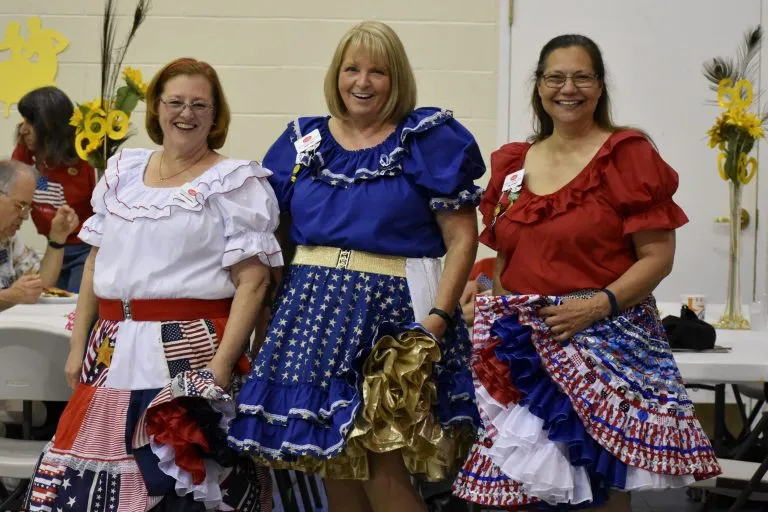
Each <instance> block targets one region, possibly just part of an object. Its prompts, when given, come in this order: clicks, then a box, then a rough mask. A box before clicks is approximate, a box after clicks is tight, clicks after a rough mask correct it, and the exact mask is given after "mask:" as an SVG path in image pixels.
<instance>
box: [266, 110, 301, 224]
mask: <svg viewBox="0 0 768 512" xmlns="http://www.w3.org/2000/svg"><path fill="white" fill-rule="evenodd" d="M294 122H295V121H293V122H291V123H289V124H288V127H287V128H286V129H285V131H283V133H282V134H281V135H280V137H278V138H277V140H276V141H275V142H274V143H273V144H272V146H270V148H269V149H268V150H267V153H266V155H264V161H263V162H262V163H263V165H264V167H265V168H266V169H268V170H269V171H270V172H271V173H272V176H270V177H269V182H270V184H271V185H272V189H273V190H274V194H275V197H276V198H277V204H278V206H279V208H280V211H281V212H287V211H288V210H289V207H290V203H291V195H292V188H293V187H292V183H291V175H292V174H293V167H294V165H296V148H295V147H294V145H293V141H294V140H295V135H294V130H295V128H294Z"/></svg>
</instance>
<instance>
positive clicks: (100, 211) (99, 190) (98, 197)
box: [77, 157, 116, 247]
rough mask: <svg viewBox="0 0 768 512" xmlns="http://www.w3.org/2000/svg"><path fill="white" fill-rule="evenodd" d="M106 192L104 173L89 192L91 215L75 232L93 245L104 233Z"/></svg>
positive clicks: (81, 238) (95, 244)
mask: <svg viewBox="0 0 768 512" xmlns="http://www.w3.org/2000/svg"><path fill="white" fill-rule="evenodd" d="M113 158H116V157H112V158H110V162H112V161H113ZM110 165H111V163H110ZM106 193H107V181H106V173H105V176H102V177H101V179H100V180H99V182H98V183H97V184H96V188H94V189H93V193H92V194H91V208H93V215H91V216H90V217H88V219H86V221H85V222H83V225H82V226H81V227H80V232H79V233H78V234H77V237H78V238H79V239H80V240H82V241H83V242H85V243H87V244H88V245H91V246H93V247H100V246H101V239H102V237H103V235H104V219H105V218H106V216H107V204H106V201H105V199H104V197H105V195H106Z"/></svg>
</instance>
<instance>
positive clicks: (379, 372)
mask: <svg viewBox="0 0 768 512" xmlns="http://www.w3.org/2000/svg"><path fill="white" fill-rule="evenodd" d="M439 360H440V347H439V346H438V344H437V342H436V341H435V340H434V338H432V337H430V336H428V335H426V334H424V333H422V332H419V331H415V330H412V331H405V332H402V333H399V334H397V337H394V336H390V335H385V336H382V337H381V338H379V340H378V341H376V343H375V345H374V346H373V349H372V351H371V353H370V355H369V356H368V357H367V359H366V360H365V363H364V365H363V381H362V392H363V400H362V404H361V406H360V409H359V410H358V411H357V413H356V416H355V423H354V428H353V429H352V431H351V432H350V433H349V435H348V437H347V444H346V446H345V448H344V450H343V451H342V453H341V454H340V455H338V456H336V457H333V458H331V459H325V460H323V459H318V458H315V457H311V456H306V455H304V456H301V457H299V458H298V460H295V461H291V462H284V461H274V460H266V459H262V458H260V457H257V460H258V461H259V462H261V463H263V464H265V465H269V466H272V467H275V468H281V469H297V470H300V471H305V472H307V473H318V474H320V475H321V476H322V477H324V478H332V479H355V480H367V479H368V478H369V476H370V475H369V466H368V452H373V453H384V452H389V451H394V450H400V451H401V453H402V455H403V461H404V462H405V466H406V468H407V469H408V471H409V472H410V473H412V474H419V475H422V476H423V477H424V478H426V479H427V480H430V481H438V480H442V479H444V478H445V477H446V476H448V475H450V474H451V473H454V472H455V471H456V470H457V469H458V468H459V466H460V465H461V464H462V463H463V461H464V459H465V458H466V457H467V454H468V453H469V449H470V448H471V447H472V443H473V441H474V434H475V433H474V432H473V431H472V429H471V428H470V427H468V426H465V425H463V426H460V427H457V428H453V427H448V428H445V427H443V426H442V425H440V424H439V423H438V422H437V421H436V420H435V417H434V415H433V413H432V410H433V407H434V405H435V403H436V402H437V386H436V385H435V383H434V381H433V380H432V378H431V376H432V367H433V365H434V364H435V363H436V362H438V361H439Z"/></svg>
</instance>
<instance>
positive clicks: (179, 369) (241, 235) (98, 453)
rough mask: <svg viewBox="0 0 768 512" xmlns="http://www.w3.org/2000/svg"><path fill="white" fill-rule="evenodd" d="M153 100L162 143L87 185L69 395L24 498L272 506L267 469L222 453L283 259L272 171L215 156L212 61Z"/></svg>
mask: <svg viewBox="0 0 768 512" xmlns="http://www.w3.org/2000/svg"><path fill="white" fill-rule="evenodd" d="M146 102H147V115H146V127H147V131H148V133H149V136H150V137H151V138H152V140H153V141H154V142H156V143H158V144H161V145H162V150H159V151H153V150H144V149H125V150H123V151H122V152H120V154H118V155H116V156H115V157H113V158H111V159H110V161H109V166H108V169H107V170H106V173H105V175H104V178H103V179H102V180H101V181H100V182H99V184H98V185H97V187H96V189H95V191H94V194H93V199H92V205H93V210H94V212H95V214H94V216H93V217H91V218H90V219H89V220H88V221H87V222H86V223H85V224H84V225H83V229H82V231H81V232H80V234H79V237H80V238H81V239H82V240H83V241H85V242H87V243H89V244H90V245H91V246H92V247H93V248H92V250H91V253H90V256H89V257H88V261H87V263H86V267H85V268H86V269H85V273H84V275H83V281H82V286H81V290H80V296H79V298H78V303H77V313H76V317H75V326H74V330H73V334H72V341H71V346H72V348H71V352H70V355H69V359H68V360H67V363H66V373H67V378H68V379H69V381H70V385H71V386H72V387H73V389H74V394H73V396H72V399H71V400H70V403H69V404H68V406H67V409H66V410H65V411H64V414H63V415H62V418H61V421H60V423H59V427H58V430H57V432H56V436H55V438H54V440H53V441H52V443H51V444H50V445H49V447H48V448H47V449H46V451H45V452H44V453H43V455H42V457H41V460H40V463H39V464H38V468H37V470H36V472H35V476H34V480H33V484H32V486H31V488H30V492H29V495H28V505H29V507H30V510H51V509H57V508H64V507H65V506H68V507H69V508H74V509H80V510H84V508H78V507H86V503H85V502H84V501H85V500H87V501H88V502H90V503H96V502H98V501H101V502H102V503H109V504H111V505H114V506H115V508H110V510H123V509H125V510H149V509H153V510H158V511H159V510H181V509H184V510H187V508H185V507H192V508H190V510H197V508H195V507H201V505H202V508H200V509H201V510H202V509H207V510H212V509H215V510H232V509H233V508H235V509H237V510H247V511H251V510H262V507H267V509H268V507H269V503H270V501H271V500H270V499H268V497H267V496H264V495H263V494H264V493H265V492H267V493H268V492H269V485H268V481H267V480H266V475H267V474H266V473H265V472H263V471H261V470H258V469H257V468H256V467H255V466H254V465H253V463H252V462H250V461H249V460H247V459H241V458H237V457H236V456H235V455H234V454H233V453H232V452H230V451H229V449H228V448H227V445H226V430H227V428H228V424H229V420H230V419H231V418H232V417H233V416H234V406H233V401H232V394H234V393H235V392H236V390H237V389H239V380H240V379H241V377H240V376H247V375H248V372H249V367H250V362H249V360H248V359H247V358H246V356H245V350H246V348H247V344H248V339H249V333H251V332H252V331H253V328H254V321H255V319H256V313H257V311H259V309H260V308H261V304H262V301H263V300H264V299H265V295H266V292H267V288H268V285H269V269H270V267H271V266H281V265H282V263H283V261H282V254H281V252H280V247H279V245H278V243H277V240H276V238H275V237H274V235H273V232H274V230H275V229H276V227H277V222H278V213H279V212H278V206H277V202H276V200H275V196H274V193H273V191H272V189H271V187H270V185H269V184H268V182H267V180H266V178H267V177H268V176H269V175H270V173H269V171H267V170H265V169H263V168H262V167H261V166H260V165H259V164H257V163H255V162H250V161H247V160H234V159H230V158H226V157H224V156H222V155H221V154H219V153H217V152H216V150H217V149H219V148H221V147H222V146H223V145H224V141H225V139H226V135H227V130H228V127H229V121H230V114H229V108H228V107H227V103H226V99H225V97H224V94H223V92H222V88H221V84H220V82H219V79H218V77H217V75H216V72H215V71H214V70H213V68H211V67H210V66H209V65H208V64H206V63H204V62H199V61H196V60H194V59H179V60H176V61H173V62H171V63H169V64H168V65H166V66H165V67H164V68H163V69H161V70H160V71H159V72H158V74H157V75H156V76H155V77H154V79H153V80H152V83H151V84H150V86H149V88H148V90H147V95H146ZM94 322H95V324H94ZM83 354H85V356H83ZM228 389H229V390H231V391H230V392H229V393H228V392H227V391H226V390H228ZM230 393H231V394H230ZM81 502H83V503H81ZM180 502H181V503H180ZM192 502H197V505H193V504H192ZM185 503H186V504H185ZM262 503H263V504H264V505H262ZM88 507H89V508H88V510H90V505H88ZM153 507H154V508H153Z"/></svg>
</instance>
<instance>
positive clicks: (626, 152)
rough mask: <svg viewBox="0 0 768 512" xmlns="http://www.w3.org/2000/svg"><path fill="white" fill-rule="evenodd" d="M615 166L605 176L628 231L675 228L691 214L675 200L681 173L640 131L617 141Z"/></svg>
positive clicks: (628, 233) (607, 170)
mask: <svg viewBox="0 0 768 512" xmlns="http://www.w3.org/2000/svg"><path fill="white" fill-rule="evenodd" d="M612 160H613V161H612V162H611V163H612V165H611V166H610V167H609V168H607V169H606V170H605V172H604V175H603V176H604V179H605V180H606V182H607V185H608V189H609V190H610V192H611V195H612V196H613V198H614V201H615V206H616V209H617V211H618V212H619V214H620V215H621V217H622V219H623V223H624V234H625V235H630V234H632V233H637V232H639V231H648V230H654V229H662V230H673V229H677V228H679V227H680V226H682V225H684V224H686V223H687V222H688V217H687V216H686V215H685V212H683V210H682V208H680V207H679V206H678V205H677V204H676V203H675V202H674V200H673V199H672V196H673V195H674V193H675V192H676V191H677V186H678V175H677V172H675V170H674V169H672V167H670V166H669V164H667V163H666V162H665V161H664V160H663V159H662V158H661V156H660V155H659V153H658V152H657V151H656V149H654V147H653V146H652V145H651V143H650V142H649V141H648V140H647V139H646V138H645V137H643V136H642V135H640V134H632V133H630V134H628V136H627V138H624V139H622V140H620V141H617V143H616V147H615V149H614V155H613V159H612Z"/></svg>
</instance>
